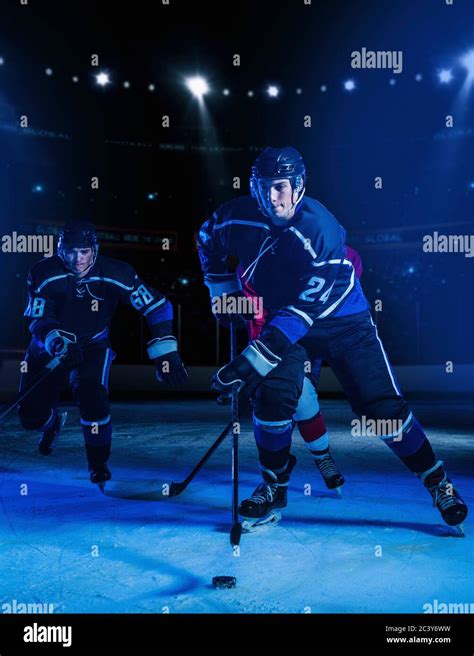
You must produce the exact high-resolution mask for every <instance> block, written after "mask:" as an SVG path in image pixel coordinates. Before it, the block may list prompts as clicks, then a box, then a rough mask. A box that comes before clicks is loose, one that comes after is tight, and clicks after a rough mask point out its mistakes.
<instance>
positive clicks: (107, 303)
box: [24, 255, 173, 348]
mask: <svg viewBox="0 0 474 656" xmlns="http://www.w3.org/2000/svg"><path fill="white" fill-rule="evenodd" d="M119 301H121V302H123V303H126V304H128V305H131V306H132V307H134V308H135V309H136V310H137V311H138V312H140V313H141V314H142V315H143V316H144V317H145V318H146V320H147V323H148V326H149V328H150V332H151V335H152V337H163V336H164V335H169V334H170V332H171V321H172V318H173V309H172V305H171V303H170V302H169V301H167V300H166V298H165V297H164V296H163V294H161V293H160V292H159V291H157V290H156V289H153V287H150V286H149V285H147V284H146V283H145V282H144V281H143V280H141V278H139V277H138V275H137V274H136V272H135V271H134V269H133V267H131V266H130V265H129V264H127V263H126V262H122V261H120V260H116V259H113V258H110V257H104V256H102V255H98V256H97V259H96V261H95V263H94V266H93V267H92V268H91V269H90V270H89V272H88V273H87V275H86V276H85V277H84V278H77V277H76V276H75V275H74V274H73V273H71V272H70V271H69V269H67V267H66V266H65V265H64V263H63V261H62V260H61V258H60V257H59V256H57V255H54V256H53V257H50V258H44V259H43V260H40V261H39V262H37V263H36V264H35V265H34V266H33V267H32V269H31V270H30V272H29V275H28V305H27V308H26V310H25V313H24V316H25V317H26V319H27V320H28V323H29V329H30V331H31V333H32V336H33V342H34V343H36V345H38V346H39V347H40V348H44V344H45V340H46V337H47V335H48V333H50V332H51V331H52V330H61V331H63V332H66V333H69V334H71V335H73V336H74V337H73V338H72V339H73V341H76V340H77V341H81V342H83V341H87V342H97V341H102V340H108V334H109V325H110V322H111V320H112V317H113V315H114V313H115V310H116V308H117V304H118V302H119ZM74 338H75V339H74Z"/></svg>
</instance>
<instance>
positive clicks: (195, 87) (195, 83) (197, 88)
mask: <svg viewBox="0 0 474 656" xmlns="http://www.w3.org/2000/svg"><path fill="white" fill-rule="evenodd" d="M186 86H187V87H188V89H189V90H190V91H191V93H192V94H193V96H194V97H195V98H199V99H201V98H202V97H203V96H205V95H206V93H208V92H209V85H208V83H207V82H206V80H205V79H204V78H203V77H201V76H200V75H196V76H194V77H188V79H187V80H186Z"/></svg>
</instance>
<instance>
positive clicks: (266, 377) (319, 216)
mask: <svg viewBox="0 0 474 656" xmlns="http://www.w3.org/2000/svg"><path fill="white" fill-rule="evenodd" d="M305 181H306V169H305V165H304V161H303V159H302V157H301V155H300V154H299V153H298V151H297V150H295V149H294V148H292V147H285V148H266V149H265V150H263V151H262V152H261V153H260V155H259V156H258V157H257V159H256V161H255V164H254V166H253V167H252V172H251V178H250V190H251V195H250V196H241V197H238V198H235V199H233V200H231V201H229V202H227V203H225V204H224V205H222V206H221V207H220V208H219V209H218V210H217V211H216V212H215V213H214V214H213V215H212V217H211V218H210V219H208V220H207V221H206V222H205V223H204V224H203V225H202V227H201V230H200V232H199V236H198V246H199V253H200V259H201V266H202V270H203V273H204V280H205V283H206V285H207V286H208V287H209V290H210V295H211V299H212V298H213V297H216V296H220V297H223V298H224V295H226V297H229V296H239V295H241V294H243V292H242V282H241V280H240V277H239V276H238V275H236V274H235V273H229V272H228V271H227V268H226V261H227V257H228V256H229V255H232V256H234V257H237V259H238V261H239V263H240V266H241V268H242V269H243V277H244V278H245V280H246V281H247V282H248V283H249V284H251V285H252V288H253V290H254V291H255V293H256V295H257V296H258V297H261V298H262V299H263V303H264V307H265V308H267V309H268V311H269V316H268V317H267V318H266V321H265V325H264V327H263V329H262V332H261V334H260V336H259V337H258V338H257V339H253V340H251V341H250V342H249V344H248V346H247V347H246V348H245V349H244V350H243V351H242V353H240V354H239V355H238V356H237V357H236V358H234V360H233V361H231V362H229V363H228V364H227V365H225V366H224V367H222V368H221V369H219V370H218V371H217V372H216V374H215V376H214V385H215V387H216V389H218V390H220V391H226V390H228V389H229V388H231V387H232V386H233V385H234V384H236V383H237V384H239V385H240V386H241V388H244V387H245V388H246V392H247V394H248V395H249V396H250V397H251V399H252V403H253V412H254V434H255V440H256V443H257V448H258V452H259V460H260V467H261V471H262V476H263V482H262V483H261V484H260V485H259V486H258V487H257V488H256V490H255V492H254V493H253V495H252V496H251V497H250V498H248V499H246V500H244V501H242V503H241V504H240V508H239V512H240V514H241V515H242V516H243V517H250V518H256V519H257V520H259V519H260V518H266V517H269V516H270V515H271V514H272V512H275V510H276V509H279V508H283V507H285V506H286V504H287V487H288V482H289V479H290V475H291V471H292V469H293V468H294V466H295V463H296V458H295V457H294V456H293V454H291V453H290V447H291V433H292V429H293V416H294V413H295V410H296V408H297V404H298V399H299V397H300V395H301V391H302V388H303V380H304V370H303V368H304V362H305V359H306V358H308V356H309V360H310V361H313V360H315V359H323V360H325V361H326V362H327V363H328V364H329V365H330V367H331V368H332V370H333V372H334V373H335V375H336V376H337V378H338V380H339V382H340V383H341V386H342V388H343V390H344V392H345V394H346V396H347V397H348V399H349V402H350V404H351V407H352V409H353V411H354V412H355V413H356V415H358V416H359V417H360V418H364V417H365V418H366V420H369V419H372V420H375V421H377V420H381V421H380V424H381V425H382V424H383V426H385V427H386V426H390V425H392V426H393V427H394V430H393V431H391V432H389V431H387V434H385V432H384V433H383V434H380V437H381V438H382V439H383V441H384V442H385V443H386V444H387V446H389V447H390V448H391V449H392V451H393V452H394V453H395V454H396V455H397V456H398V457H399V458H400V459H401V460H402V462H403V463H404V464H405V465H406V467H407V468H408V469H409V470H410V471H411V472H413V473H415V474H416V475H418V476H419V477H420V479H421V481H422V482H423V484H424V486H425V487H426V489H427V490H428V492H429V493H430V495H431V497H432V499H433V504H434V505H435V506H436V507H437V508H438V510H439V512H440V513H441V515H442V517H443V519H444V521H445V522H446V523H447V524H449V525H451V526H456V525H459V524H461V523H462V521H463V520H464V518H465V517H466V515H467V507H466V505H465V504H464V502H463V500H462V498H461V496H460V494H459V492H458V490H457V489H456V488H455V487H454V485H452V484H451V482H450V480H449V478H448V476H447V474H446V472H445V469H444V465H443V463H442V462H441V461H440V460H438V459H437V458H436V456H435V454H434V452H433V449H432V447H431V444H430V442H429V441H428V439H427V437H426V435H425V433H424V431H423V429H422V427H421V426H420V424H419V423H418V421H417V420H416V418H415V417H414V416H413V414H412V412H411V411H410V409H409V407H408V405H407V403H406V402H405V400H404V398H403V396H402V393H401V391H400V389H399V387H398V385H397V382H396V380H395V377H394V374H393V371H392V369H391V367H390V364H389V361H388V358H387V355H386V353H385V351H384V349H383V346H382V342H381V341H380V338H379V336H378V334H377V329H376V327H375V325H374V323H373V321H372V318H371V315H370V311H369V304H368V302H367V300H366V298H365V296H364V294H363V292H362V288H361V286H360V283H359V281H358V279H357V276H356V275H355V271H354V266H353V263H352V262H351V261H350V260H349V259H348V258H347V251H346V244H345V230H344V229H343V228H342V226H341V225H340V224H339V223H338V221H337V220H336V219H335V218H334V216H333V215H332V214H331V213H330V212H329V211H328V210H327V209H326V208H325V207H324V206H323V205H322V204H321V203H320V202H319V201H317V200H315V199H312V198H308V197H307V196H305ZM305 349H306V350H305ZM306 352H307V353H306Z"/></svg>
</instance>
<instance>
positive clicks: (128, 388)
mask: <svg viewBox="0 0 474 656" xmlns="http://www.w3.org/2000/svg"><path fill="white" fill-rule="evenodd" d="M215 370H216V368H215V367H188V372H189V378H188V380H187V381H186V385H185V386H184V387H182V388H180V391H181V392H190V393H193V392H196V393H205V392H208V391H209V390H210V385H211V378H212V375H213V373H214V372H215ZM394 371H395V376H396V377H397V381H398V383H399V385H400V387H401V389H402V391H403V392H404V394H406V395H422V394H427V395H434V394H436V395H446V396H451V397H452V396H459V397H463V398H466V397H471V396H472V397H473V398H474V364H455V365H454V367H453V372H452V373H446V370H445V367H444V364H440V365H422V366H398V367H394ZM19 372H20V360H19V359H16V360H15V359H13V360H3V362H2V366H1V368H0V399H1V400H2V402H6V401H8V400H10V399H11V398H12V397H13V396H14V395H15V394H16V393H17V391H18V382H19V376H20V374H19ZM109 384H110V389H111V391H112V392H121V393H125V392H131V393H139V392H147V393H150V392H154V391H156V390H159V389H163V390H166V391H167V392H168V391H169V388H166V386H165V385H164V384H163V383H158V382H157V380H156V376H155V366H154V365H148V364H143V365H142V364H137V365H135V364H114V365H113V366H112V367H111V370H110V381H109ZM319 391H320V393H321V394H324V393H328V394H341V395H342V390H341V387H340V385H339V383H338V381H337V379H336V377H335V376H334V374H333V372H332V371H331V370H330V369H329V368H328V367H323V368H322V370H321V378H320V385H319Z"/></svg>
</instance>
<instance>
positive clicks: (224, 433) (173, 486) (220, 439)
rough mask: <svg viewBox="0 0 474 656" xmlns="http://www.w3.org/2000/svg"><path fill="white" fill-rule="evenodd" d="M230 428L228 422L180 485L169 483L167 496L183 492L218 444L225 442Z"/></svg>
mask: <svg viewBox="0 0 474 656" xmlns="http://www.w3.org/2000/svg"><path fill="white" fill-rule="evenodd" d="M231 428H232V422H231V421H230V422H229V423H228V424H227V426H226V427H225V428H224V430H223V431H222V433H221V434H220V435H219V437H218V438H217V440H216V441H215V442H214V444H212V446H211V447H209V449H208V450H207V451H206V453H205V454H204V455H203V457H202V458H201V460H200V461H199V462H198V464H197V465H196V466H195V467H194V469H193V470H192V472H191V473H190V474H189V476H187V478H185V479H184V481H181V482H180V483H175V482H173V483H171V484H170V488H169V493H168V496H170V497H176V496H178V494H181V492H182V491H183V490H185V489H186V488H187V487H188V485H189V484H190V483H191V481H192V480H193V478H194V477H195V476H196V474H197V473H198V471H199V470H200V469H201V468H202V467H203V466H204V465H205V464H206V462H207V461H208V460H209V458H210V457H211V456H212V454H213V453H214V451H215V450H216V449H217V447H218V446H219V444H221V442H223V441H224V440H225V438H226V437H227V435H228V434H229V431H230V429H231Z"/></svg>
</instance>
